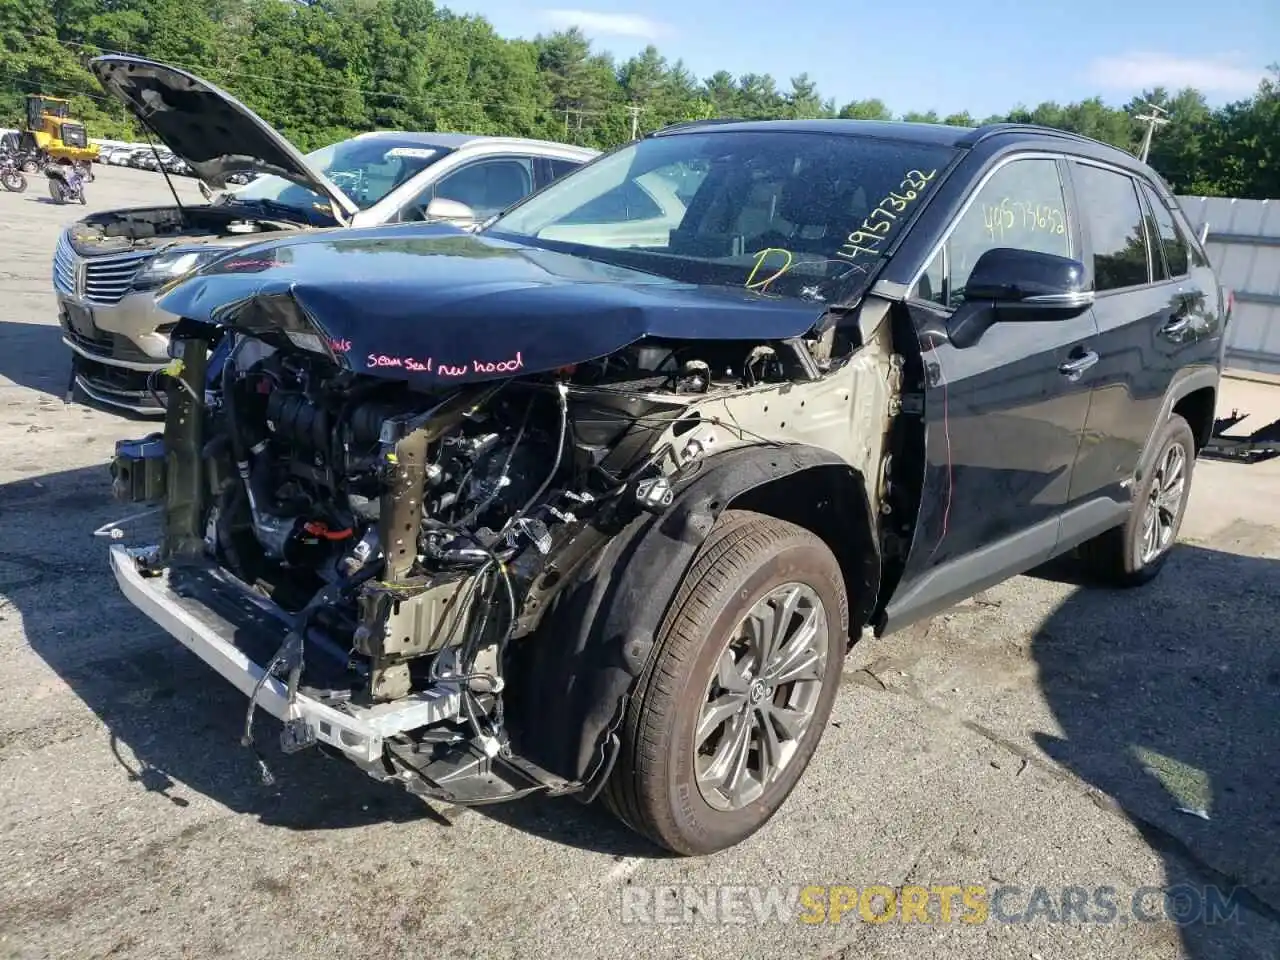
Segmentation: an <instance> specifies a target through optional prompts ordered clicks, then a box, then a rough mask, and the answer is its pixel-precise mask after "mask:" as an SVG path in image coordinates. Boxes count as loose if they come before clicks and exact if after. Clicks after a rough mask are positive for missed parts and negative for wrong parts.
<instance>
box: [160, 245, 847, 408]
mask: <svg viewBox="0 0 1280 960" xmlns="http://www.w3.org/2000/svg"><path fill="white" fill-rule="evenodd" d="M158 305H159V307H160V308H161V309H162V310H164V311H166V312H168V313H171V314H176V315H177V316H179V317H186V318H189V319H191V320H195V321H199V322H203V323H214V324H225V325H230V326H234V327H237V328H239V329H243V330H248V331H254V332H258V333H263V334H278V333H280V332H284V333H288V334H292V335H293V338H294V341H295V343H296V342H298V340H299V337H298V335H300V334H301V335H303V336H304V337H305V335H306V334H307V333H311V334H315V335H318V336H319V337H320V338H322V340H323V341H324V342H325V343H327V344H328V345H329V348H330V349H331V350H332V351H333V354H334V356H335V358H336V359H337V360H338V362H339V363H341V364H343V365H344V366H346V367H348V368H349V369H351V370H354V371H356V372H360V373H369V374H373V375H379V376H386V377H393V378H395V379H402V380H410V381H415V382H418V383H421V384H422V385H431V384H439V383H459V382H468V381H476V380H487V379H494V378H497V377H504V376H512V375H517V374H530V373H540V372H546V371H550V370H556V369H559V368H560V367H564V366H567V365H569V364H572V363H582V362H586V361H588V360H594V359H597V358H599V357H603V356H607V355H608V354H610V353H613V352H614V351H616V350H620V349H622V348H623V347H625V346H627V345H628V344H631V343H634V342H636V341H638V340H640V339H643V338H645V337H661V338H668V339H679V340H745V341H752V342H764V341H769V340H782V339H787V338H790V337H797V336H801V335H803V334H804V333H806V332H807V331H808V330H809V329H810V328H812V327H813V325H814V324H815V323H816V322H817V321H818V320H819V318H820V317H821V316H822V314H823V312H824V307H823V305H821V304H812V303H805V302H803V301H799V300H782V299H771V298H766V297H764V296H761V295H759V294H755V293H751V292H749V291H747V290H742V289H736V288H726V287H711V286H697V285H694V284H688V283H680V282H677V281H675V280H669V279H666V278H664V277H657V276H654V275H652V274H647V273H641V272H638V271H635V270H630V269H627V268H624V267H617V266H611V265H608V264H603V263H600V262H597V261H594V260H587V259H584V258H582V257H576V256H571V255H569V254H564V253H557V252H552V251H548V250H543V249H540V248H536V247H530V246H523V245H520V244H515V243H511V242H507V241H502V240H498V239H495V238H491V237H486V236H484V235H483V234H480V235H476V234H471V233H466V232H463V231H461V230H458V229H456V228H453V227H448V226H438V225H425V226H422V225H412V226H386V227H373V228H368V229H344V230H341V231H339V230H333V231H322V232H318V233H310V234H303V235H299V236H295V237H292V238H288V239H285V240H278V241H269V242H266V243H261V244H255V245H253V246H249V247H245V248H242V249H240V250H238V251H236V252H235V253H232V254H229V255H228V256H226V257H223V258H221V259H219V260H216V261H214V262H213V263H211V264H209V265H207V266H205V267H203V268H202V269H200V270H199V271H197V272H196V273H194V274H192V275H190V276H189V277H187V278H185V279H183V280H180V281H177V282H176V283H175V284H173V285H172V286H170V287H169V288H167V289H166V290H164V291H163V292H162V293H161V296H160V299H159V301H158Z"/></svg>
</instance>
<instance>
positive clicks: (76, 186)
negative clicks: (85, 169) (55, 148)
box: [44, 163, 85, 204]
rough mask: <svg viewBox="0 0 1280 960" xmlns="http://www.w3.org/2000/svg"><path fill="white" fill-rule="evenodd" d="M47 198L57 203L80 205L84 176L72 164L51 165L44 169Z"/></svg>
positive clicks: (82, 199)
mask: <svg viewBox="0 0 1280 960" xmlns="http://www.w3.org/2000/svg"><path fill="white" fill-rule="evenodd" d="M44 173H45V176H46V177H48V178H49V196H51V197H53V199H54V201H55V202H57V203H80V204H83V203H84V202H85V198H84V175H83V174H82V173H81V172H80V170H79V167H78V166H77V165H76V164H74V163H51V164H50V165H49V166H47V167H45V170H44Z"/></svg>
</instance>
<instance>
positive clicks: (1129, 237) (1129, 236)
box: [1072, 163, 1151, 293]
mask: <svg viewBox="0 0 1280 960" xmlns="http://www.w3.org/2000/svg"><path fill="white" fill-rule="evenodd" d="M1072 179H1073V180H1074V181H1075V185H1076V196H1077V197H1078V198H1079V200H1080V206H1081V211H1080V213H1081V216H1082V218H1083V220H1084V222H1085V225H1086V226H1087V228H1088V231H1089V237H1090V239H1091V240H1092V242H1093V277H1094V287H1095V289H1096V290H1097V291H1098V292H1099V293H1101V292H1103V291H1105V290H1119V289H1121V288H1122V287H1133V286H1138V285H1140V284H1144V283H1150V282H1151V275H1150V270H1149V266H1148V263H1149V261H1148V256H1149V251H1148V249H1147V231H1146V228H1145V225H1144V223H1143V213H1142V208H1141V207H1140V206H1139V205H1138V193H1137V184H1135V183H1134V182H1133V178H1132V177H1129V176H1128V175H1126V174H1123V173H1116V172H1114V171H1112V170H1104V169H1102V168H1101V167H1094V166H1089V165H1087V164H1080V163H1077V164H1075V165H1074V167H1073V169H1072Z"/></svg>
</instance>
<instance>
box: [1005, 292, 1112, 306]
mask: <svg viewBox="0 0 1280 960" xmlns="http://www.w3.org/2000/svg"><path fill="white" fill-rule="evenodd" d="M1093 301H1094V296H1093V292H1092V291H1081V292H1079V293H1040V294H1037V295H1036V296H1034V297H1023V298H1022V302H1023V303H1034V304H1037V305H1039V306H1044V307H1088V306H1091V305H1092V304H1093Z"/></svg>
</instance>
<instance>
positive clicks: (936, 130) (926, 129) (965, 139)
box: [649, 119, 1143, 168]
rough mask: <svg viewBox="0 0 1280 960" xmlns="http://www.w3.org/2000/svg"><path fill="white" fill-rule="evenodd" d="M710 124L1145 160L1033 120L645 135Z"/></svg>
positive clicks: (809, 125) (856, 123) (822, 124)
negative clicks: (1036, 143) (1032, 144)
mask: <svg viewBox="0 0 1280 960" xmlns="http://www.w3.org/2000/svg"><path fill="white" fill-rule="evenodd" d="M708 127H714V128H715V129H717V130H725V131H743V132H759V133H824V134H828V135H830V136H859V137H876V138H879V139H884V140H908V141H911V142H913V143H927V144H934V145H937V146H942V147H954V148H957V149H968V148H972V147H975V146H977V145H978V144H979V143H984V142H988V141H992V140H997V139H1002V140H1006V141H1017V140H1058V141H1064V142H1067V143H1073V144H1075V145H1076V146H1077V147H1079V148H1082V149H1081V152H1083V153H1087V154H1092V155H1094V156H1096V157H1100V158H1105V159H1109V160H1112V161H1113V162H1116V163H1119V164H1121V165H1124V166H1128V167H1130V168H1142V167H1143V164H1142V162H1141V161H1140V160H1138V158H1137V157H1135V156H1133V154H1131V153H1127V152H1126V151H1124V150H1121V149H1120V148H1119V147H1115V146H1112V145H1111V144H1109V143H1103V142H1102V141H1100V140H1094V139H1092V138H1091V137H1085V136H1081V135H1080V134H1078V133H1071V132H1069V131H1067V130H1059V129H1057V128H1056V127H1045V126H1040V125H1038V124H1034V123H989V124H986V125H985V126H981V127H959V126H950V125H948V124H945V123H913V122H907V121H905V120H733V119H727V120H692V121H689V122H687V123H675V124H671V125H670V126H667V127H663V128H662V129H661V130H657V131H655V132H654V133H651V134H649V136H670V135H673V134H680V133H692V132H695V131H699V130H703V131H705V130H706V129H707V128H708Z"/></svg>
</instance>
